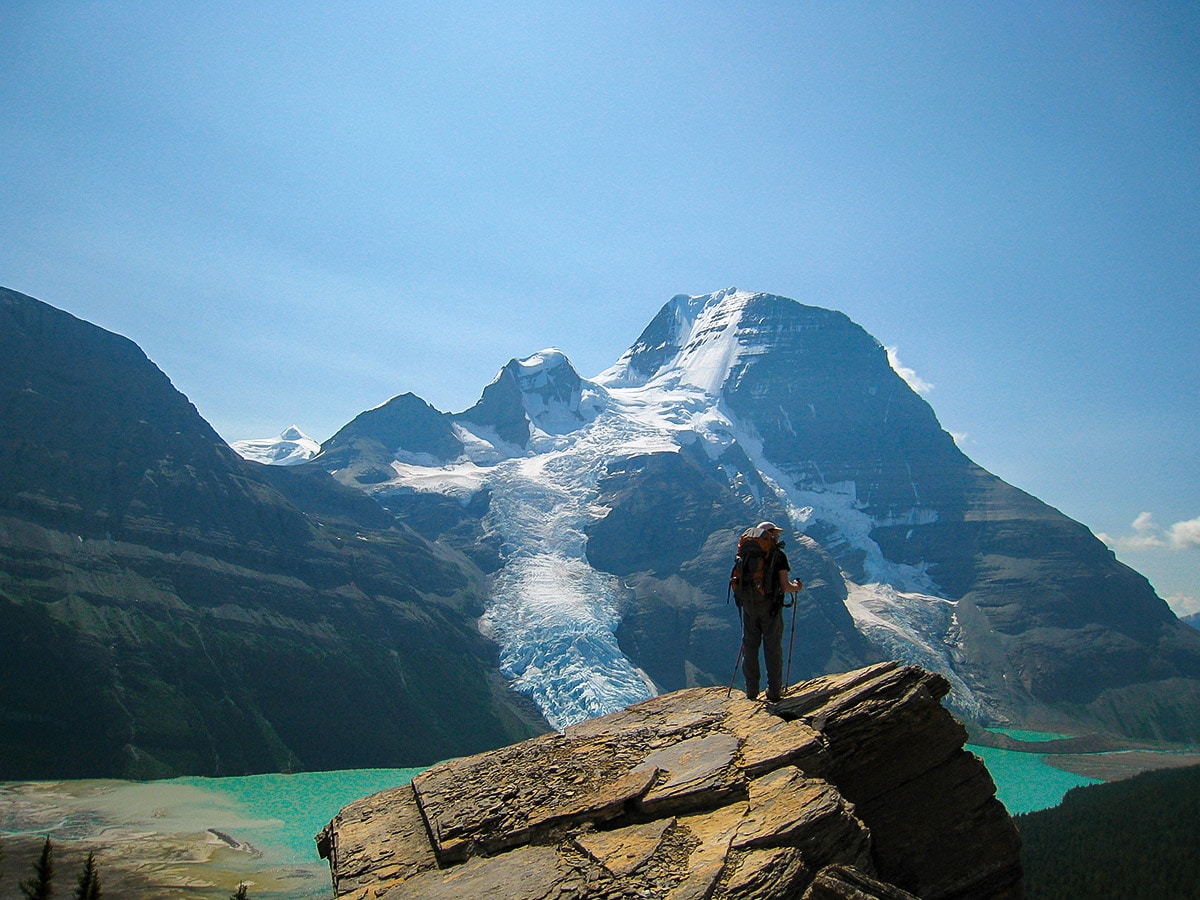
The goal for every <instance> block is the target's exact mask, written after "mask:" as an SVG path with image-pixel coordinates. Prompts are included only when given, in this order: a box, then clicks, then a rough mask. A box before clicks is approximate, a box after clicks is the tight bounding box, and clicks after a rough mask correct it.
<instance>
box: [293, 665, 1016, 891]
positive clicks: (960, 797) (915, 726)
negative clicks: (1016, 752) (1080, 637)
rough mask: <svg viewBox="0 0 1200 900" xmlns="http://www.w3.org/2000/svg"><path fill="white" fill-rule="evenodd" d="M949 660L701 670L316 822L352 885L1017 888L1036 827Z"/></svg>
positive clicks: (335, 864) (344, 887)
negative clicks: (979, 744) (975, 732)
mask: <svg viewBox="0 0 1200 900" xmlns="http://www.w3.org/2000/svg"><path fill="white" fill-rule="evenodd" d="M948 690H949V684H948V683H947V682H946V680H945V679H944V678H942V677H941V676H940V675H935V674H930V673H928V672H925V671H924V670H922V669H919V668H916V667H913V666H903V665H901V664H899V663H897V662H887V663H881V664H878V665H874V666H870V667H867V668H865V669H860V670H858V671H855V672H850V673H847V674H842V675H830V676H825V677H823V678H819V679H816V680H813V681H808V682H805V683H803V684H799V685H796V686H793V687H792V688H790V689H789V690H788V691H787V692H786V694H785V696H784V698H783V699H782V700H781V701H780V702H778V703H772V704H763V703H761V702H758V701H751V700H746V699H744V698H743V697H741V696H734V697H730V696H728V693H727V691H726V689H725V688H692V689H688V690H683V691H677V692H675V693H672V694H666V695H663V696H660V697H655V698H653V699H651V700H647V701H645V702H643V703H638V704H636V705H633V706H630V707H628V708H626V709H624V710H622V711H620V712H616V713H612V714H610V715H607V716H603V717H600V718H596V719H591V720H589V721H586V722H582V723H580V724H578V725H575V726H572V727H570V728H567V729H566V731H565V732H563V733H561V734H549V735H544V736H541V737H537V738H533V739H531V740H528V741H525V742H523V743H520V744H515V745H513V746H510V747H505V748H502V749H500V750H495V751H491V752H489V753H484V754H480V755H478V756H472V757H468V758H464V759H457V760H451V761H449V762H445V763H442V764H440V765H438V766H435V767H433V768H431V769H429V770H427V771H425V772H423V773H422V774H421V775H419V776H418V777H417V778H415V779H414V780H413V782H412V784H411V785H405V786H403V787H398V788H395V789H393V790H389V791H385V792H383V793H380V794H376V795H374V796H371V797H367V798H365V799H363V800H359V801H357V802H355V803H353V804H351V805H350V806H348V807H346V808H345V809H343V810H342V811H341V812H340V813H339V814H338V816H337V817H336V818H335V819H334V820H333V821H332V822H330V823H329V825H328V826H327V827H326V828H325V830H324V831H322V832H321V834H320V835H318V837H317V843H318V849H319V850H320V852H321V855H322V856H323V857H325V858H327V859H328V860H329V864H330V869H331V874H332V877H333V886H334V891H335V894H336V895H337V896H338V897H348V898H354V900H366V898H374V897H385V896H386V897H394V898H397V900H398V898H400V897H404V898H406V900H412V898H452V897H453V898H458V897H504V898H513V900H549V898H585V897H603V898H617V897H661V898H670V900H686V898H735V897H736V898H744V900H776V898H778V900H784V898H801V897H803V898H812V900H816V898H871V897H877V898H888V900H891V898H903V897H910V896H919V897H923V898H926V900H938V898H965V897H971V898H1017V897H1020V896H1021V890H1022V889H1021V868H1020V861H1019V851H1020V840H1019V837H1018V835H1017V831H1016V829H1015V827H1014V826H1013V824H1012V821H1011V819H1010V818H1009V816H1008V813H1007V812H1006V811H1005V809H1004V807H1003V805H1002V804H1001V803H1000V802H999V801H998V800H997V799H996V797H995V785H994V784H993V783H992V780H991V777H990V776H989V775H988V772H987V770H986V769H985V768H984V766H983V764H982V762H980V760H978V759H977V758H976V757H974V756H973V755H971V754H970V753H968V752H967V751H966V750H964V749H963V744H964V743H965V740H966V731H965V730H964V728H963V727H962V726H961V725H960V724H959V723H958V722H957V721H956V720H955V719H954V718H953V717H952V716H951V715H950V713H949V712H947V711H946V709H945V708H944V707H943V706H942V704H941V702H940V700H941V698H942V697H943V696H945V694H946V693H947V692H948Z"/></svg>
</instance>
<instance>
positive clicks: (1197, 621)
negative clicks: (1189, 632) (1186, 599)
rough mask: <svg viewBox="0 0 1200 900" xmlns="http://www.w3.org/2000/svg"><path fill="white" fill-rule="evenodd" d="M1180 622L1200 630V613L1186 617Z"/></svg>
mask: <svg viewBox="0 0 1200 900" xmlns="http://www.w3.org/2000/svg"><path fill="white" fill-rule="evenodd" d="M1180 621H1181V622H1186V623H1187V624H1188V625H1191V626H1192V627H1193V628H1200V613H1192V614H1191V615H1190V616H1184V617H1183V618H1182V619H1180Z"/></svg>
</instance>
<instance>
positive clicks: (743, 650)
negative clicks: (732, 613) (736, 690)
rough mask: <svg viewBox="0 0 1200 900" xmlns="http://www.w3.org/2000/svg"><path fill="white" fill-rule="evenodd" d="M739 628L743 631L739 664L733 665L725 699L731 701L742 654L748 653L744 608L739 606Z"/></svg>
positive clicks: (739, 650)
mask: <svg viewBox="0 0 1200 900" xmlns="http://www.w3.org/2000/svg"><path fill="white" fill-rule="evenodd" d="M738 626H739V627H741V629H742V637H741V638H740V639H739V641H738V655H737V662H735V663H734V664H733V675H732V676H730V678H729V690H727V691H726V692H725V699H726V700H728V699H729V695H730V694H732V693H733V683H734V682H735V681H737V670H738V669H739V668H740V667H741V665H742V654H743V653H744V652H745V651H746V628H745V624H744V623H743V622H742V607H741V606H740V605H739V606H738Z"/></svg>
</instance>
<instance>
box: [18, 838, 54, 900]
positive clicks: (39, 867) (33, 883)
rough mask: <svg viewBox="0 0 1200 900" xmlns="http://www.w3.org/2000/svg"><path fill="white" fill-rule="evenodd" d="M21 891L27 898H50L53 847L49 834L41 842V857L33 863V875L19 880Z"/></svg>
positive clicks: (52, 873)
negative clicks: (44, 841)
mask: <svg viewBox="0 0 1200 900" xmlns="http://www.w3.org/2000/svg"><path fill="white" fill-rule="evenodd" d="M21 893H22V894H24V895H25V896H26V897H28V898H29V900H50V895H51V894H52V893H54V847H53V846H51V844H50V836H49V835H47V836H46V843H44V844H42V855H41V857H39V858H38V861H37V862H36V863H34V864H33V877H32V878H26V879H25V880H24V881H22V882H21Z"/></svg>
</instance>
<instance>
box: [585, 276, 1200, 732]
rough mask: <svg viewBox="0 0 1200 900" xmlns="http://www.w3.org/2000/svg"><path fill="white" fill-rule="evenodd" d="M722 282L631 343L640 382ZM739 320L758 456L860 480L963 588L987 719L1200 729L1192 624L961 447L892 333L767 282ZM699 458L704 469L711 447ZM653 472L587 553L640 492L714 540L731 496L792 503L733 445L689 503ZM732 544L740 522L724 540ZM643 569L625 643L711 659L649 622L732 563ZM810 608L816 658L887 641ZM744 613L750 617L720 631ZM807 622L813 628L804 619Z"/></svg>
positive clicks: (813, 528) (808, 475)
mask: <svg viewBox="0 0 1200 900" xmlns="http://www.w3.org/2000/svg"><path fill="white" fill-rule="evenodd" d="M707 299H708V298H693V297H677V298H675V299H673V300H672V301H671V302H669V303H668V304H667V305H666V306H664V307H663V309H662V310H661V311H660V313H659V314H658V316H657V317H656V318H655V319H654V321H653V322H652V323H651V324H650V326H648V327H647V329H646V331H645V332H643V334H642V336H641V337H640V338H639V339H638V341H637V342H635V344H634V345H633V346H632V347H631V348H630V350H629V351H628V352H627V353H626V355H625V357H623V361H624V362H626V363H627V365H628V369H629V371H630V373H631V374H632V375H633V376H635V377H636V379H637V380H639V382H644V381H646V380H648V379H650V378H651V377H653V376H655V375H657V374H659V373H660V372H662V371H666V370H667V368H668V367H669V366H670V365H672V364H674V362H675V361H676V360H677V359H678V358H680V354H681V353H683V354H684V355H686V352H687V351H688V349H689V348H690V347H694V346H695V345H698V344H701V343H703V342H704V341H705V340H710V339H711V338H712V335H709V334H705V333H704V332H702V331H700V332H697V333H693V332H689V330H688V328H686V327H685V326H684V325H683V324H681V323H683V322H684V320H685V319H689V318H691V319H694V318H695V317H696V315H697V314H698V310H699V306H698V303H699V304H702V303H703V302H705V301H706V300H707ZM736 329H737V331H736V338H737V341H738V343H739V345H740V346H741V347H743V348H748V349H747V352H744V353H743V354H742V355H741V356H740V357H739V358H738V361H737V362H736V363H735V364H734V365H732V366H731V367H730V369H729V372H728V375H727V377H726V378H725V380H724V382H723V385H722V387H721V401H722V402H723V403H724V404H725V405H726V407H727V408H728V410H729V411H730V412H731V413H732V416H733V418H734V419H735V420H736V421H737V423H739V424H740V426H741V427H742V428H743V429H744V430H745V431H748V432H750V433H751V434H753V435H754V436H755V437H756V439H757V440H758V441H760V442H761V456H762V458H763V459H765V460H767V461H768V462H769V463H770V465H771V466H773V467H774V468H775V469H776V470H777V471H778V472H779V473H782V474H783V475H784V476H786V477H787V478H788V479H790V480H791V481H792V482H793V484H794V485H795V486H796V488H797V489H798V490H801V491H803V490H811V491H813V492H814V494H815V495H817V496H821V495H827V492H828V491H829V489H830V488H831V487H834V486H838V485H841V486H842V487H841V488H839V489H841V490H852V492H853V494H852V498H853V506H854V508H855V509H856V510H858V511H860V512H861V513H863V514H864V515H866V516H869V517H870V519H871V521H872V523H873V524H872V527H871V530H870V540H871V541H872V542H874V544H876V545H877V547H878V548H879V551H880V553H881V554H882V558H883V559H884V560H885V561H886V562H887V563H888V564H896V565H907V566H911V567H913V568H914V569H916V570H920V571H924V572H926V573H927V574H928V577H929V579H930V581H931V584H932V588H933V589H934V590H936V591H937V592H939V593H940V595H941V596H944V597H946V598H949V599H951V600H953V601H956V608H955V632H954V635H953V641H954V642H955V644H956V647H955V650H954V655H953V665H954V668H955V671H956V672H957V674H958V675H959V676H961V678H962V679H963V680H964V682H965V683H967V684H970V685H971V686H972V689H973V690H974V691H975V692H976V695H977V698H978V699H979V700H980V702H981V704H982V706H983V707H985V708H986V710H987V711H988V712H987V715H988V716H990V717H991V718H994V719H998V720H1005V719H1007V720H1009V721H1017V722H1026V723H1031V724H1036V725H1040V726H1044V727H1047V728H1051V729H1059V728H1063V729H1066V730H1074V731H1079V730H1090V729H1101V730H1107V731H1112V732H1115V733H1119V734H1123V735H1125V736H1128V737H1134V738H1138V739H1166V740H1175V741H1195V740H1197V739H1200V707H1196V708H1195V709H1193V710H1192V712H1191V713H1184V712H1183V708H1184V707H1186V706H1187V704H1188V701H1186V700H1185V699H1182V698H1185V697H1189V696H1193V695H1194V694H1195V690H1194V687H1195V685H1197V681H1198V679H1200V640H1197V635H1195V634H1194V633H1193V632H1194V630H1192V629H1188V628H1186V627H1185V626H1183V625H1182V624H1181V623H1180V622H1179V621H1178V620H1177V619H1176V618H1175V616H1174V615H1173V614H1172V613H1171V610H1170V609H1169V608H1168V606H1167V605H1166V603H1165V602H1164V601H1162V600H1161V599H1160V598H1159V597H1157V596H1156V595H1155V593H1154V591H1153V589H1152V588H1151V586H1150V584H1149V583H1148V582H1147V581H1146V579H1145V578H1143V577H1142V576H1141V575H1139V574H1138V573H1136V572H1134V571H1133V570H1132V569H1129V568H1128V567H1127V566H1125V565H1123V564H1121V563H1120V562H1118V561H1117V560H1116V558H1115V557H1114V556H1113V554H1112V552H1111V551H1110V550H1109V549H1108V548H1107V547H1105V546H1104V545H1103V543H1101V542H1100V541H1099V540H1098V539H1097V538H1096V537H1095V536H1093V535H1092V534H1091V532H1090V531H1088V529H1087V528H1086V527H1084V526H1083V525H1080V524H1079V523H1077V522H1074V521H1072V520H1071V519H1069V518H1067V517H1066V516H1064V515H1062V514H1061V513H1060V512H1058V511H1057V510H1055V509H1053V508H1051V507H1049V506H1047V505H1046V504H1044V503H1042V502H1041V501H1039V500H1037V499H1036V498H1035V497H1032V496H1030V495H1029V494H1026V493H1024V492H1023V491H1021V490H1019V489H1017V488H1015V487H1012V486H1011V485H1008V484H1006V483H1004V482H1003V481H1001V480H1000V479H998V478H996V477H995V476H994V475H991V474H990V473H988V472H987V471H985V470H984V469H982V468H980V467H979V466H977V465H976V464H975V463H973V462H972V461H971V460H970V459H968V458H967V457H966V456H965V455H964V454H963V453H962V452H961V451H959V449H958V448H957V447H956V446H955V444H954V441H953V440H952V438H951V437H950V435H949V434H947V433H946V432H945V431H944V430H943V429H942V428H941V426H940V425H939V423H938V421H937V418H936V416H935V415H934V413H933V410H932V409H931V408H930V406H929V405H928V404H927V403H926V402H925V400H923V399H922V398H921V397H920V396H919V395H918V394H916V393H915V392H914V391H912V390H911V389H910V388H909V387H908V385H907V384H905V383H904V381H903V380H902V379H901V378H900V376H899V375H897V374H896V373H895V372H894V371H893V370H892V368H891V367H890V365H889V363H888V360H887V354H886V351H885V350H884V348H883V347H882V346H880V345H879V343H878V342H877V341H875V340H874V339H873V338H872V337H871V336H870V335H869V334H867V333H866V332H865V331H864V330H863V329H862V328H860V327H859V326H858V325H856V324H854V323H853V322H852V321H851V320H850V319H848V318H847V317H846V316H844V315H843V314H841V313H837V312H833V311H830V310H825V309H819V308H815V307H809V306H804V305H801V304H798V303H795V302H794V301H791V300H788V299H786V298H782V297H777V296H773V295H769V294H759V295H755V296H754V297H752V298H751V299H749V300H748V301H747V302H746V303H745V307H744V310H743V311H742V312H741V314H740V318H738V319H737V321H736ZM685 339H686V341H687V342H688V343H687V344H685V343H684V341H685ZM693 461H694V462H695V464H696V465H697V466H700V467H703V463H704V460H703V458H702V457H701V456H699V455H696V456H695V457H694V460H693ZM638 474H639V477H637V478H636V481H635V480H634V479H631V478H628V477H626V478H625V483H624V485H623V489H622V490H620V491H610V492H609V493H607V494H606V495H605V502H606V503H607V504H608V505H610V506H611V507H612V512H611V513H609V515H608V517H607V518H606V519H604V520H601V521H600V522H598V523H596V525H595V526H594V527H593V528H592V529H590V530H589V538H590V540H589V545H588V553H589V556H593V557H594V562H595V564H596V565H599V566H601V567H604V566H605V565H607V564H609V563H610V561H611V557H612V555H613V554H612V553H611V552H609V550H608V548H609V546H610V545H611V544H612V543H614V540H613V538H612V537H611V536H610V534H609V533H607V532H616V531H617V530H618V526H617V523H621V524H622V525H624V524H625V523H626V520H633V521H635V522H636V521H637V520H638V516H639V512H638V509H637V507H639V506H640V507H642V508H645V509H654V510H661V509H672V510H675V509H678V510H679V521H678V523H677V526H676V530H677V531H678V532H679V533H682V534H689V533H693V532H695V533H707V534H711V535H713V536H714V538H713V539H714V542H715V541H716V537H715V535H716V534H717V531H716V528H715V527H714V528H712V529H706V527H705V526H706V525H707V524H709V523H712V525H713V526H721V527H728V525H729V523H730V515H729V511H730V510H731V509H740V510H741V512H742V515H741V518H740V520H738V521H740V523H741V524H742V525H743V526H744V524H745V523H747V522H752V521H755V520H756V519H759V518H770V519H779V518H784V519H786V517H785V516H783V513H782V511H781V510H780V509H779V508H778V507H777V506H776V505H775V503H776V501H775V500H774V499H773V497H772V495H771V492H770V491H768V490H765V489H764V487H763V484H762V482H761V480H760V479H761V473H759V472H758V471H757V469H756V468H755V465H754V464H753V463H752V462H751V461H750V460H749V459H747V458H746V457H745V455H744V454H741V453H740V452H739V450H738V448H737V447H736V446H735V447H733V448H731V449H730V450H729V451H727V452H726V455H725V456H724V457H723V458H721V459H720V460H717V461H716V463H715V465H710V466H708V472H707V473H706V475H707V478H702V477H696V476H693V477H692V479H691V486H690V488H688V489H687V490H688V491H690V493H691V496H689V497H688V502H686V503H680V502H679V499H678V497H677V496H676V495H677V494H679V493H680V492H681V490H682V489H681V488H680V487H679V486H678V484H674V485H672V484H668V483H666V482H665V480H664V479H658V478H653V477H650V476H649V475H648V474H647V475H642V474H641V473H638ZM722 480H723V481H724V482H725V484H720V483H719V482H720V481H722ZM847 485H849V486H851V487H849V488H847V487H846V486H847ZM805 533H806V534H807V535H808V536H809V537H810V538H813V539H815V540H816V541H818V542H819V543H820V549H821V552H822V553H824V554H827V558H829V557H831V558H832V560H833V561H834V563H835V564H836V567H837V568H840V569H841V570H842V571H844V572H845V573H846V574H847V575H848V576H849V577H850V578H851V579H852V580H854V581H856V582H858V583H860V584H862V583H867V582H871V581H878V580H881V579H883V578H885V577H886V576H885V575H883V574H881V573H880V572H879V571H875V570H872V568H871V565H872V564H871V563H870V562H869V561H868V559H867V557H866V554H864V552H863V551H862V549H861V546H859V544H857V543H856V542H854V541H851V540H848V539H847V537H846V535H845V533H844V531H843V530H842V528H841V527H840V525H839V523H838V521H837V520H836V517H834V518H829V519H826V518H824V517H823V515H822V513H821V511H820V510H817V511H816V513H815V514H814V516H813V518H811V519H810V520H809V521H808V522H807V523H806V525H805ZM730 541H731V538H730V537H729V536H728V533H727V532H726V537H725V542H724V547H723V548H722V549H723V550H724V552H725V554H726V556H727V555H728V550H727V547H728V545H729V543H730ZM597 560H603V562H599V561H597ZM630 562H632V560H631V561H630ZM797 563H800V568H801V570H803V568H804V567H805V563H803V562H802V561H801V559H797V558H793V564H794V568H796V564H797ZM628 568H629V567H628V566H627V567H626V571H628ZM645 568H646V570H647V572H648V577H641V578H640V579H639V578H637V577H633V578H631V583H632V584H633V585H634V587H635V592H636V602H635V603H634V604H631V610H630V612H628V613H627V619H626V624H625V625H624V626H623V628H624V631H623V632H622V642H623V646H626V641H628V647H629V652H630V655H631V657H632V658H633V659H634V660H635V662H637V663H638V664H639V665H644V666H645V667H646V668H647V669H648V670H652V669H654V667H655V665H656V661H655V659H654V654H655V653H665V652H668V651H669V652H672V653H674V654H675V657H676V658H677V661H675V662H673V663H672V665H673V666H674V668H675V670H676V671H681V670H682V669H683V668H686V669H687V670H688V671H689V672H697V671H698V672H701V673H703V672H709V671H711V668H712V667H711V665H709V664H706V660H707V659H708V658H707V657H702V656H700V655H699V654H698V653H696V652H695V647H687V646H685V645H681V644H680V643H679V641H678V638H677V635H678V634H679V631H678V628H679V623H678V622H676V621H675V619H671V618H667V619H663V621H665V622H667V624H666V625H665V627H663V628H662V629H660V630H659V633H658V634H657V635H655V634H653V633H652V632H653V625H652V624H648V623H650V622H653V621H654V620H655V619H660V618H661V616H660V612H661V610H662V608H663V606H664V599H663V598H664V597H678V598H680V600H679V601H676V602H678V603H682V602H686V603H687V604H688V605H690V606H692V607H697V606H699V607H706V608H707V609H708V610H711V611H714V612H716V614H717V615H718V616H719V611H718V607H719V603H718V600H719V592H720V590H721V587H722V586H723V584H724V581H723V579H722V578H721V577H720V576H719V567H718V566H716V565H715V562H714V564H713V565H710V566H708V567H704V566H703V565H697V564H696V561H695V558H692V559H690V560H689V562H688V563H686V564H682V565H681V566H680V567H679V568H676V569H674V570H672V567H671V566H669V565H665V564H658V565H652V564H650V563H649V562H648V561H647V562H646V563H645ZM613 571H621V570H620V569H613ZM822 571H823V572H828V567H826V568H824V569H823V570H822ZM807 574H808V576H809V577H804V575H802V576H801V577H802V578H803V579H804V580H805V581H806V583H810V584H815V583H820V584H821V585H822V588H823V590H824V593H825V596H824V597H822V598H821V601H822V602H821V604H820V605H821V607H822V608H823V609H825V610H833V607H834V604H839V605H840V603H839V601H840V600H843V599H844V598H845V594H844V593H842V595H841V597H840V598H837V597H835V596H834V595H833V594H831V593H830V592H829V589H828V588H829V586H830V585H835V584H837V582H839V581H840V580H841V579H840V578H839V577H837V576H836V575H834V574H832V573H830V574H817V573H816V572H815V571H813V569H812V568H808V571H807ZM673 576H674V578H673ZM680 582H682V585H681V584H680ZM684 586H686V587H684ZM902 589H903V588H902ZM805 593H806V594H807V593H808V592H807V591H806V592H805ZM801 596H802V602H803V603H808V601H809V600H810V598H809V597H807V596H805V595H801ZM684 597H686V598H687V599H686V601H684V600H683V598H684ZM666 605H667V606H670V605H671V602H670V601H667V602H666ZM639 622H641V624H639ZM808 624H809V625H810V626H812V627H813V628H814V631H813V632H808V633H814V634H820V635H824V637H822V638H820V641H819V643H818V644H816V645H810V646H809V647H807V648H806V649H805V652H804V653H803V654H801V655H800V659H802V660H805V661H811V664H812V665H813V666H814V668H813V669H808V670H806V671H805V672H803V673H802V674H809V673H812V674H815V673H816V672H818V671H832V670H834V669H835V668H837V665H838V663H839V662H840V663H842V664H843V665H844V664H850V665H853V664H858V663H865V662H869V661H870V660H871V659H872V658H878V657H877V656H876V657H872V655H871V654H872V650H871V649H869V648H867V649H864V646H863V642H862V641H860V640H856V638H858V637H861V636H859V635H857V632H854V631H853V628H847V623H846V619H845V618H843V617H841V616H838V615H837V614H836V613H835V614H833V615H821V616H820V617H819V619H818V620H815V621H814V620H812V619H811V618H810V620H809V623H808ZM735 629H736V623H734V624H733V625H732V626H730V625H728V624H726V625H725V626H724V627H722V628H721V629H720V630H721V631H722V632H735ZM797 632H798V633H800V634H804V633H806V632H804V631H802V630H801V629H800V627H799V625H798V626H797ZM626 635H628V637H626ZM936 637H937V640H938V641H939V642H941V641H942V640H949V636H947V637H946V638H943V637H942V636H940V635H939V636H936ZM736 640H737V639H736V636H734V637H732V639H731V643H730V644H729V645H730V646H736ZM893 649H894V648H893ZM874 652H875V653H878V652H879V650H875V651H874ZM655 671H656V672H657V671H661V667H659V669H657V670H655ZM656 677H657V674H656ZM726 677H728V676H726ZM660 683H661V684H663V685H664V686H665V687H677V686H681V685H682V684H683V683H687V682H681V681H680V680H678V679H668V680H665V681H663V682H660ZM693 683H695V682H693ZM699 683H704V681H703V676H701V680H700V681H699Z"/></svg>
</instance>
